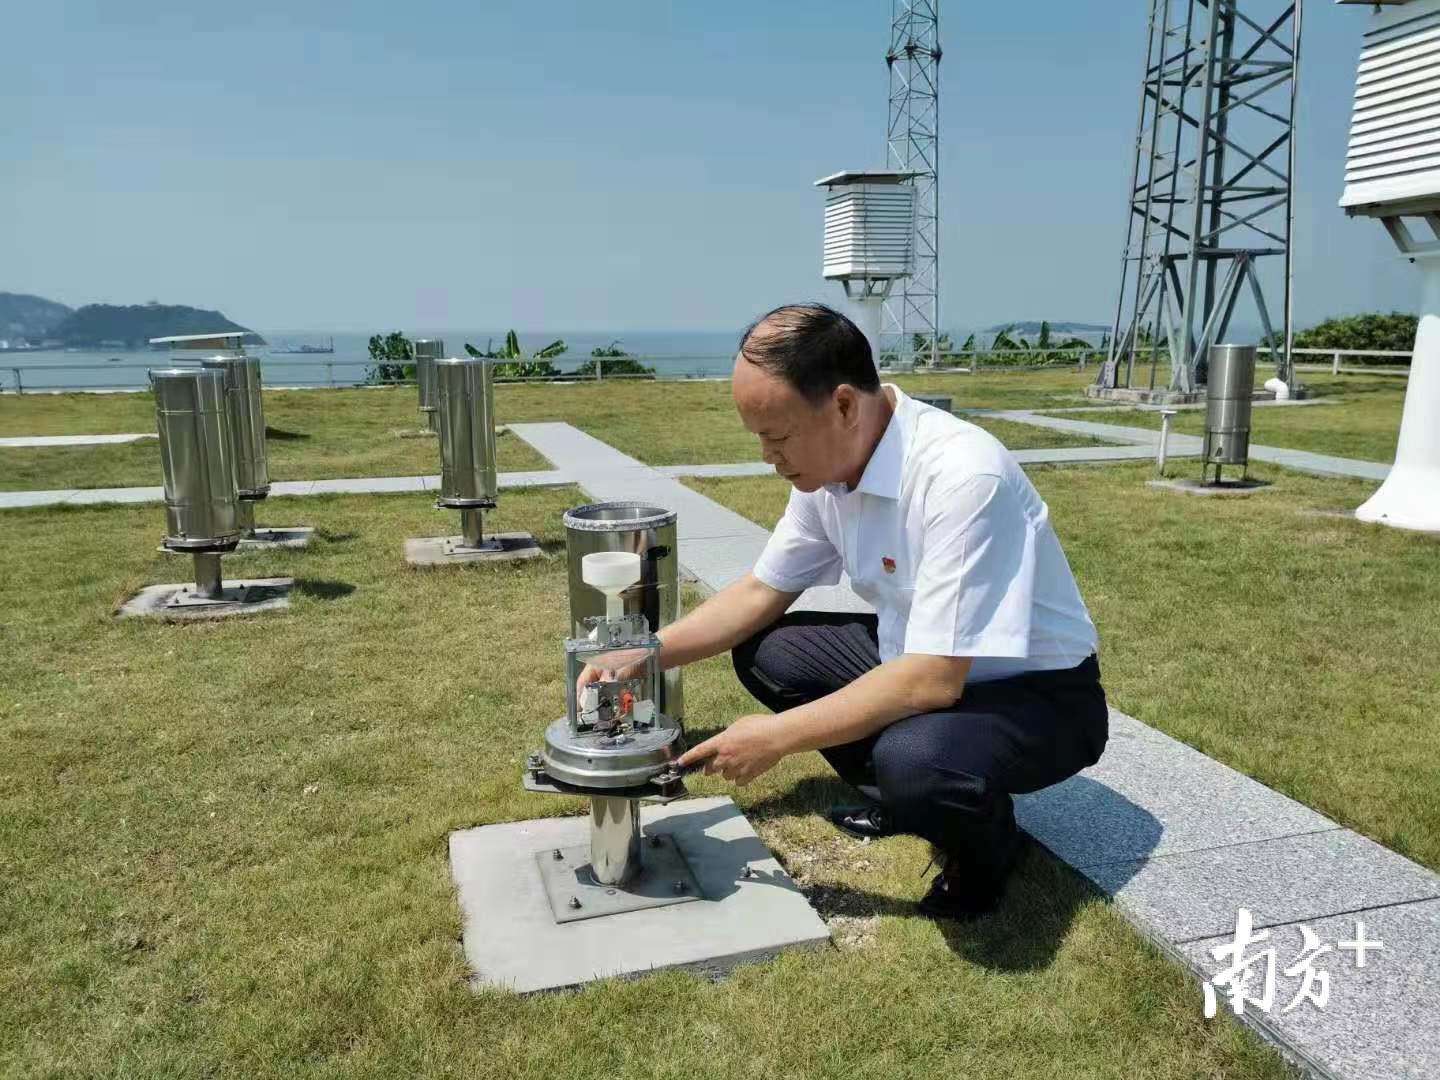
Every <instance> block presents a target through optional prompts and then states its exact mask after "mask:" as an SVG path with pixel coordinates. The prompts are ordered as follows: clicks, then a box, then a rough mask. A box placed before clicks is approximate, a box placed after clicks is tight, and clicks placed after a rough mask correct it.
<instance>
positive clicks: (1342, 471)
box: [987, 409, 1390, 482]
mask: <svg viewBox="0 0 1440 1080" xmlns="http://www.w3.org/2000/svg"><path fill="white" fill-rule="evenodd" d="M987 415H990V416H994V417H996V418H998V419H1002V420H1013V421H1014V422H1016V423H1018V424H1030V425H1031V426H1032V427H1042V428H1048V429H1049V430H1051V431H1064V432H1066V433H1068V434H1071V435H1089V436H1091V437H1092V438H1096V439H1106V440H1109V441H1110V442H1116V443H1125V444H1127V445H1131V446H1136V445H1138V446H1147V447H1150V448H1151V453H1152V455H1153V452H1154V447H1156V446H1158V445H1159V444H1160V432H1159V431H1155V430H1152V429H1150V428H1140V427H1128V426H1126V425H1122V424H1101V423H1097V422H1095V421H1093V420H1071V419H1069V418H1067V417H1061V416H1041V415H1040V414H1038V413H1035V412H1031V411H1029V410H1026V409H1013V410H1005V411H1001V412H994V413H989V414H987ZM1200 450H1201V440H1200V438H1199V437H1198V436H1195V435H1180V434H1177V433H1175V432H1171V434H1170V449H1169V454H1170V456H1171V457H1177V456H1195V455H1198V454H1199V453H1200ZM1250 456H1251V457H1252V458H1253V459H1255V460H1256V461H1266V462H1269V463H1270V464H1272V465H1283V466H1285V467H1286V468H1287V469H1295V470H1297V471H1299V472H1307V473H1313V474H1315V475H1317V476H1339V477H1350V478H1354V479H1359V480H1374V481H1377V482H1378V481H1381V480H1384V479H1385V477H1386V476H1388V475H1389V474H1390V466H1389V465H1382V464H1380V463H1379V462H1375V461H1360V460H1358V459H1356V458H1344V457H1335V456H1334V455H1331V454H1315V453H1311V452H1310V451H1308V450H1287V449H1285V448H1284V447H1280V446H1260V445H1255V446H1251V447H1250Z"/></svg>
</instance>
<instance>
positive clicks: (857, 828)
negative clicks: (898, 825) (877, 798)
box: [830, 805, 895, 840]
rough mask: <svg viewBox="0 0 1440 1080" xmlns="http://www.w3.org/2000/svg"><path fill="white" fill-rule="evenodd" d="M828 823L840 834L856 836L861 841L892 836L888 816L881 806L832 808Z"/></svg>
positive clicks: (892, 831)
mask: <svg viewBox="0 0 1440 1080" xmlns="http://www.w3.org/2000/svg"><path fill="white" fill-rule="evenodd" d="M830 823H831V824H832V825H834V826H835V827H836V828H837V829H839V830H840V831H841V832H847V833H849V834H850V835H851V836H858V837H860V839H861V840H878V839H880V838H881V837H882V836H894V835H895V830H894V828H892V827H891V825H890V818H889V815H887V814H886V813H885V809H884V807H881V806H873V805H872V806H832V807H831V808H830Z"/></svg>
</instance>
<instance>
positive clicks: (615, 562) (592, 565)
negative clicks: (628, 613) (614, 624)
mask: <svg viewBox="0 0 1440 1080" xmlns="http://www.w3.org/2000/svg"><path fill="white" fill-rule="evenodd" d="M580 576H581V577H582V578H583V579H584V580H585V584H586V585H589V586H590V587H591V588H592V589H599V590H600V591H601V592H602V593H604V594H605V617H606V618H607V619H618V618H620V617H621V616H623V615H624V614H625V602H624V601H623V600H621V599H620V594H621V593H623V592H624V591H625V590H626V589H628V588H630V586H631V585H634V584H635V583H636V582H637V581H639V580H640V556H639V555H637V554H635V552H633V551H596V552H592V553H591V554H589V555H586V556H585V557H584V558H583V559H581V560H580Z"/></svg>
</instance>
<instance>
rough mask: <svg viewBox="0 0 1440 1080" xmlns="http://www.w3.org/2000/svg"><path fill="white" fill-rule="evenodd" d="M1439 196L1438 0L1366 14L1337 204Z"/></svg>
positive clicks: (1364, 204)
mask: <svg viewBox="0 0 1440 1080" xmlns="http://www.w3.org/2000/svg"><path fill="white" fill-rule="evenodd" d="M1434 196H1440V0H1411V2H1410V3H1407V4H1402V5H1398V6H1395V7H1388V8H1385V9H1382V10H1381V11H1379V12H1378V13H1377V14H1375V15H1374V16H1372V18H1371V20H1370V27H1369V29H1368V30H1366V32H1365V41H1364V45H1363V47H1362V49H1361V52H1360V68H1359V73H1358V74H1357V76H1356V79H1355V112H1354V115H1353V117H1352V119H1351V122H1350V149H1349V152H1348V154H1347V155H1346V158H1345V193H1344V194H1343V195H1342V196H1341V198H1340V205H1341V206H1343V207H1348V208H1351V209H1357V210H1358V209H1360V208H1363V207H1367V206H1371V205H1372V204H1375V203H1395V202H1404V201H1407V200H1412V199H1423V198H1428V197H1434Z"/></svg>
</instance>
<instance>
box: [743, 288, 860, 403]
mask: <svg viewBox="0 0 1440 1080" xmlns="http://www.w3.org/2000/svg"><path fill="white" fill-rule="evenodd" d="M762 326H763V327H764V328H765V329H764V330H763V331H762V332H761V333H760V334H758V335H757V334H756V330H757V329H759V328H760V327H762ZM740 355H741V356H743V357H745V359H746V360H749V361H750V363H752V364H754V365H755V366H756V367H759V368H764V369H765V370H766V371H768V372H770V373H771V374H773V375H778V376H779V377H780V378H782V379H784V380H785V381H786V382H787V383H789V384H790V385H791V386H793V387H794V388H795V389H796V390H798V391H799V392H800V394H801V396H802V397H804V398H805V400H806V401H808V402H810V404H812V405H819V404H820V403H821V402H823V401H825V400H827V399H828V398H829V397H830V395H831V394H832V393H834V391H835V388H836V387H837V386H840V385H842V384H849V385H850V386H853V387H855V389H857V390H861V391H864V392H865V393H869V394H875V393H879V391H880V375H879V373H878V372H877V371H876V370H875V359H874V356H873V354H872V353H871V352H870V342H869V341H868V340H866V338H865V335H864V334H863V333H861V332H860V328H859V327H858V326H856V325H855V324H854V323H853V322H851V321H850V320H849V319H847V318H846V317H845V316H844V315H842V314H840V312H838V311H836V310H834V309H833V308H829V307H826V306H825V305H824V304H816V303H809V304H784V305H782V306H780V307H777V308H775V309H774V310H773V311H767V312H766V313H765V314H764V315H761V316H760V317H759V318H758V319H756V320H755V321H754V322H752V323H751V324H750V325H749V326H747V327H746V328H745V333H744V334H743V335H741V338H740Z"/></svg>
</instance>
